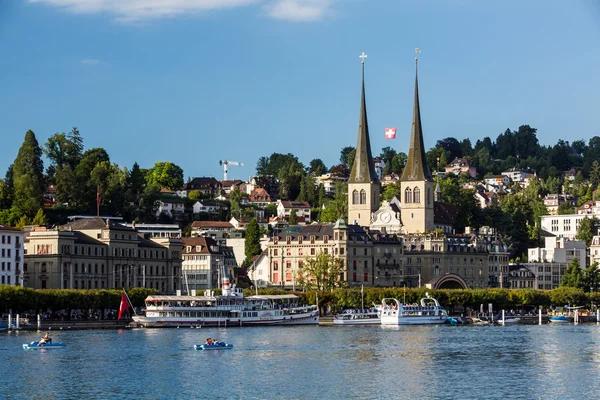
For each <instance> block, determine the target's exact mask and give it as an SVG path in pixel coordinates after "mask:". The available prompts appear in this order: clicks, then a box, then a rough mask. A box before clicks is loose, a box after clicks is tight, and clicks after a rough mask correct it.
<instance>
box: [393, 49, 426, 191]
mask: <svg viewBox="0 0 600 400" xmlns="http://www.w3.org/2000/svg"><path fill="white" fill-rule="evenodd" d="M415 51H416V53H417V57H415V100H414V102H415V104H414V109H413V122H412V131H411V133H410V147H409V149H408V159H407V160H406V166H405V167H404V171H403V172H402V178H400V180H401V181H430V182H431V181H432V178H431V170H430V169H429V165H428V164H427V160H426V159H425V144H424V143H423V129H422V127H421V109H420V107H419V57H418V55H419V53H420V52H421V51H420V50H419V49H418V48H417V49H415Z"/></svg>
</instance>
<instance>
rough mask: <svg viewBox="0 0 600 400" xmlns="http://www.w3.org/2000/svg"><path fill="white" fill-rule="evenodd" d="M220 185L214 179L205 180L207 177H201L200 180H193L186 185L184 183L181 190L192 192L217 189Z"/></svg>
mask: <svg viewBox="0 0 600 400" xmlns="http://www.w3.org/2000/svg"><path fill="white" fill-rule="evenodd" d="M219 185H220V183H219V181H217V180H216V179H215V178H212V177H211V178H207V177H201V178H194V179H192V180H191V181H189V182H188V183H186V184H185V185H183V188H184V189H186V190H194V189H207V188H210V189H214V188H216V187H218V186H219Z"/></svg>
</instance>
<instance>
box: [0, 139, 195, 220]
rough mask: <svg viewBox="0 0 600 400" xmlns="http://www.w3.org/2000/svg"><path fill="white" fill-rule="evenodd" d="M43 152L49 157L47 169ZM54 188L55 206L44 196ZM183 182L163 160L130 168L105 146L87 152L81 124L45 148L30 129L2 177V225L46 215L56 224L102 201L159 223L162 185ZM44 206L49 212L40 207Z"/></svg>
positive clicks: (114, 210) (106, 208)
mask: <svg viewBox="0 0 600 400" xmlns="http://www.w3.org/2000/svg"><path fill="white" fill-rule="evenodd" d="M42 155H46V157H47V158H48V160H49V166H48V167H47V168H46V170H45V171H44V164H43V160H42ZM50 186H53V187H54V191H55V194H54V198H55V199H56V204H55V205H53V206H51V204H50V199H48V198H46V199H44V193H45V192H46V191H47V189H48V188H49V187H50ZM182 186H183V170H182V169H181V168H180V167H179V166H177V165H176V164H173V163H171V162H157V163H156V164H155V165H154V166H153V167H152V168H150V169H147V170H143V169H141V168H140V166H139V165H138V164H137V163H134V164H133V166H132V167H131V169H128V168H125V167H120V166H119V165H117V164H116V163H111V161H110V157H109V155H108V153H107V152H106V151H105V150H104V149H102V148H93V149H88V150H85V151H84V145H83V138H82V136H81V134H80V133H79V130H78V129H77V128H73V129H72V130H71V131H70V132H69V133H56V134H54V135H52V136H51V137H50V138H48V140H47V142H46V143H45V144H44V146H40V144H39V143H38V141H37V138H36V136H35V133H34V132H32V131H31V130H30V131H27V133H26V134H25V138H24V140H23V144H22V145H21V147H20V148H19V152H18V155H17V157H16V159H15V160H14V162H13V164H11V165H10V166H9V168H8V171H7V172H6V175H5V179H4V180H1V181H0V223H3V224H7V225H11V226H22V225H25V224H28V223H41V222H45V221H46V219H47V218H46V214H47V215H48V217H49V219H50V221H49V222H50V223H57V222H63V221H61V219H63V218H65V217H66V216H67V215H68V214H74V213H88V214H95V213H96V207H97V206H98V204H99V205H100V207H101V208H102V211H103V213H107V214H112V215H119V216H123V217H124V219H125V220H134V219H135V220H138V221H144V222H154V221H155V220H156V206H157V204H156V202H157V200H158V199H159V198H160V191H161V188H168V189H171V190H176V189H180V188H181V187H182ZM44 206H46V208H45V213H44V212H43V211H40V210H42V209H43V208H44ZM36 215H37V217H36Z"/></svg>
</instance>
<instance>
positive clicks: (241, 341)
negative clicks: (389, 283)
mask: <svg viewBox="0 0 600 400" xmlns="http://www.w3.org/2000/svg"><path fill="white" fill-rule="evenodd" d="M38 336H39V334H38V333H34V332H17V333H3V334H0V372H1V373H2V374H1V376H2V377H3V385H0V398H2V399H4V398H24V399H25V398H27V399H29V398H57V399H59V398H97V399H105V398H111V399H117V398H121V399H125V398H152V399H163V398H183V399H190V398H211V399H216V398H244V399H273V398H277V399H278V398H281V399H288V398H301V399H338V398H351V399H356V398H361V399H362V398H364V399H383V398H401V399H429V398H438V399H456V398H460V399H507V398H510V399H563V398H573V399H583V398H585V399H591V398H598V397H600V396H597V395H596V392H595V391H592V388H593V387H594V383H593V382H594V380H595V379H597V376H599V375H600V355H598V351H596V350H597V349H599V348H600V326H596V325H578V326H574V325H566V326H552V325H544V326H532V325H523V326H519V325H516V326H506V327H496V326H481V327H476V326H454V327H453V326H446V325H440V326H409V327H400V328H398V327H395V328H389V327H381V326H364V327H361V326H356V327H264V328H230V329H226V328H221V329H219V328H202V329H189V328H185V329H165V330H160V329H154V330H146V329H135V330H121V331H117V330H115V331H61V332H54V338H55V340H57V341H62V342H65V343H67V347H66V348H64V349H60V350H44V351H39V350H33V351H32V350H24V349H22V348H21V344H22V343H26V342H30V341H31V340H34V339H36V338H37V337H38ZM207 337H212V338H213V339H214V338H217V339H219V340H221V341H225V342H228V343H233V345H234V349H232V350H222V351H198V350H194V349H193V346H194V344H198V343H203V342H204V340H205V339H206V338H207Z"/></svg>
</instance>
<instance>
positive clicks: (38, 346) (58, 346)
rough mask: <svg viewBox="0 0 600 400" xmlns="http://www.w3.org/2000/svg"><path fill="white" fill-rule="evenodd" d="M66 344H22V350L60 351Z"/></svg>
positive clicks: (36, 342) (35, 342) (34, 342)
mask: <svg viewBox="0 0 600 400" xmlns="http://www.w3.org/2000/svg"><path fill="white" fill-rule="evenodd" d="M65 346H66V344H64V343H61V342H57V343H54V342H48V343H42V344H40V342H38V341H33V342H31V343H24V344H23V348H24V349H28V350H30V349H31V350H34V349H35V350H37V349H62V348H63V347H65Z"/></svg>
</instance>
